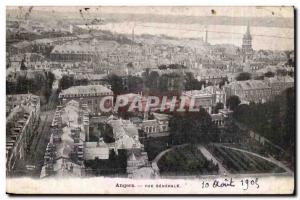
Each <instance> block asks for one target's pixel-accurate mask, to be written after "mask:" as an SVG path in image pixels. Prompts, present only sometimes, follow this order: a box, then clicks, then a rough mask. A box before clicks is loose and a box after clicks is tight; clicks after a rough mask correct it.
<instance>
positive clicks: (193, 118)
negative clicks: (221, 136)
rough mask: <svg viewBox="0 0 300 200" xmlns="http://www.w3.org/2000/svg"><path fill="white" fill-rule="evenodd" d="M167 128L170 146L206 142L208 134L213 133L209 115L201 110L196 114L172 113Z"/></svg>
mask: <svg viewBox="0 0 300 200" xmlns="http://www.w3.org/2000/svg"><path fill="white" fill-rule="evenodd" d="M169 126H170V142H171V143H172V144H183V143H190V144H195V143H197V142H207V141H209V139H210V138H209V134H210V132H211V131H215V129H214V128H215V127H214V126H213V123H212V121H211V117H210V115H209V114H208V113H207V112H206V111H205V110H204V109H202V108H201V109H200V110H199V111H198V112H188V111H186V112H175V113H173V116H172V117H171V119H170V122H169Z"/></svg>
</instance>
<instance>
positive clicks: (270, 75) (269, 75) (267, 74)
mask: <svg viewBox="0 0 300 200" xmlns="http://www.w3.org/2000/svg"><path fill="white" fill-rule="evenodd" d="M274 76H275V73H274V72H271V71H268V72H266V73H265V77H268V78H270V77H274Z"/></svg>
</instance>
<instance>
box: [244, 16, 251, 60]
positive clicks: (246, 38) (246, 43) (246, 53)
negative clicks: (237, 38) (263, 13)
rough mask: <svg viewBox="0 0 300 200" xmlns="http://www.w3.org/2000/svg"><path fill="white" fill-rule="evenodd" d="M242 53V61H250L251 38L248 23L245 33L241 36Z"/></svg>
mask: <svg viewBox="0 0 300 200" xmlns="http://www.w3.org/2000/svg"><path fill="white" fill-rule="evenodd" d="M242 53H243V56H244V60H248V59H252V56H253V49H252V36H251V34H250V26H249V22H248V24H247V31H246V33H245V34H244V36H243V44H242Z"/></svg>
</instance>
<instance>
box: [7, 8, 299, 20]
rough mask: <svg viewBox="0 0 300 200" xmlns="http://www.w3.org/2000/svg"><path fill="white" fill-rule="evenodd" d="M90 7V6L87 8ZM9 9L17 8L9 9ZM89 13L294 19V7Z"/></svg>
mask: <svg viewBox="0 0 300 200" xmlns="http://www.w3.org/2000/svg"><path fill="white" fill-rule="evenodd" d="M87 7H88V6H87ZM7 8H8V9H11V8H15V7H7ZM80 8H83V7H63V6H54V7H51V8H50V9H53V10H55V11H57V12H66V11H68V12H77V13H78V10H79V9H80ZM89 8H90V9H89V12H91V13H93V12H99V11H101V12H102V13H115V14H118V13H132V14H146V13H148V14H160V15H177V16H178V15H182V16H183V15H185V16H232V17H240V16H244V17H272V16H275V17H288V18H293V15H294V12H293V7H262V6H256V7H238V6H237V7H203V6H201V7H200V6H189V7H178V6H160V7H151V6H149V7H143V6H130V7H129V6H91V7H89ZM34 9H37V10H49V7H41V6H40V7H39V6H35V7H34Z"/></svg>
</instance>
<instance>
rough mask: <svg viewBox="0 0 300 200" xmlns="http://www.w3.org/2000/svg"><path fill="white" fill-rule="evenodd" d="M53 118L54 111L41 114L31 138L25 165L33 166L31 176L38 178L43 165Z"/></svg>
mask: <svg viewBox="0 0 300 200" xmlns="http://www.w3.org/2000/svg"><path fill="white" fill-rule="evenodd" d="M53 116H54V110H52V111H47V112H41V120H40V124H39V127H38V129H37V132H36V136H35V137H34V138H33V141H32V143H31V146H30V151H29V152H28V159H27V164H29V165H34V166H35V169H34V170H33V171H32V172H31V173H32V175H33V176H39V174H40V170H41V168H42V165H43V163H44V154H45V150H46V146H47V144H48V142H49V139H50V134H51V131H50V126H51V123H52V118H53Z"/></svg>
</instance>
